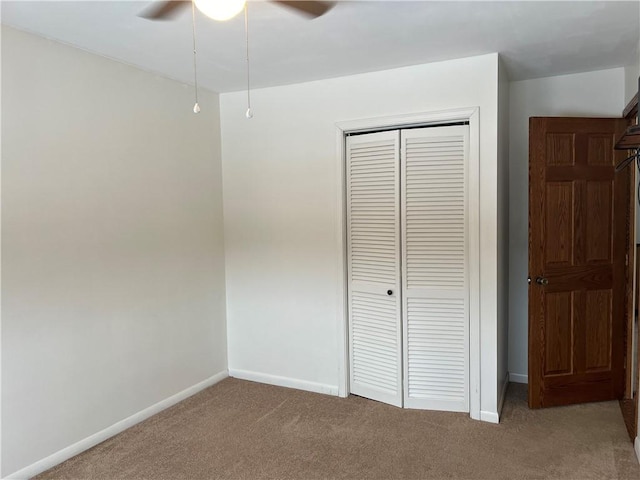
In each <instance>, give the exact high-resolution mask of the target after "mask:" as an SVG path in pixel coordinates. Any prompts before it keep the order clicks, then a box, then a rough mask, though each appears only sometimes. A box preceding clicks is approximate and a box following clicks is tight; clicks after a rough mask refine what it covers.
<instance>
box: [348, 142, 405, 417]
mask: <svg viewBox="0 0 640 480" xmlns="http://www.w3.org/2000/svg"><path fill="white" fill-rule="evenodd" d="M399 139H400V135H399V132H398V131H394V132H381V133H374V134H366V135H358V136H351V137H348V138H347V141H346V146H347V236H348V257H349V258H348V265H349V336H350V339H349V354H350V377H351V378H350V388H351V392H352V393H354V394H356V395H361V396H364V397H367V398H371V399H374V400H379V401H382V402H386V403H390V404H392V405H396V406H401V405H402V374H401V367H402V361H401V358H402V357H401V348H402V337H401V320H400V310H401V305H400V301H399V298H400V297H399V293H400V292H399V290H400V271H399V265H400V227H399V218H400V207H399V168H400V167H399V150H400V144H399ZM388 292H391V294H389V293H388Z"/></svg>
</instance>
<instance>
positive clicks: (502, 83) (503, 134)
mask: <svg viewBox="0 0 640 480" xmlns="http://www.w3.org/2000/svg"><path fill="white" fill-rule="evenodd" d="M498 68H499V70H498V371H497V374H498V379H497V380H498V402H499V403H498V408H501V407H502V405H501V404H500V402H503V401H504V397H505V395H506V389H507V385H508V379H507V375H508V371H509V370H508V361H509V77H508V76H507V71H506V69H505V67H504V65H503V63H502V60H501V61H500V62H499V64H498Z"/></svg>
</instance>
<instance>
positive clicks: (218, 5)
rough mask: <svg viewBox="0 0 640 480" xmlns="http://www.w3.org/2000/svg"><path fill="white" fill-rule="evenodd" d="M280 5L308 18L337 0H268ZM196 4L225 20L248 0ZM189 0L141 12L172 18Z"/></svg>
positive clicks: (169, 0)
mask: <svg viewBox="0 0 640 480" xmlns="http://www.w3.org/2000/svg"><path fill="white" fill-rule="evenodd" d="M268 1H270V2H271V3H275V4H277V5H279V6H282V7H285V8H288V9H290V10H293V11H295V12H297V13H300V14H302V15H305V16H306V17H308V18H316V17H320V16H321V15H324V14H325V13H327V12H328V11H329V10H331V8H333V6H334V5H335V3H336V2H333V1H332V2H329V1H310V0H309V1H307V0H303V1H290V0H268ZM194 3H195V6H196V7H197V8H198V9H199V10H200V11H201V12H202V13H204V14H205V15H207V16H208V17H210V18H213V19H214V20H219V21H224V20H229V19H230V18H233V17H234V16H236V15H237V14H238V13H240V12H241V11H242V10H243V8H244V5H245V3H246V0H194ZM190 4H191V2H190V1H189V0H158V1H155V2H154V3H153V4H151V5H150V6H149V7H147V8H146V9H145V10H143V11H142V13H141V14H140V16H141V17H144V18H147V19H149V20H170V19H172V18H174V17H175V16H176V15H177V14H179V13H180V12H181V11H182V10H185V9H186V8H187V7H189V6H190Z"/></svg>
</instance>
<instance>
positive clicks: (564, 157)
mask: <svg viewBox="0 0 640 480" xmlns="http://www.w3.org/2000/svg"><path fill="white" fill-rule="evenodd" d="M546 142H547V156H546V160H547V166H559V165H574V164H575V150H574V143H575V142H574V135H573V134H571V133H551V134H549V135H547V138H546Z"/></svg>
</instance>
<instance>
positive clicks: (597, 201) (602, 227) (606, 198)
mask: <svg viewBox="0 0 640 480" xmlns="http://www.w3.org/2000/svg"><path fill="white" fill-rule="evenodd" d="M586 188H587V191H586V195H585V197H586V204H587V205H586V207H587V215H586V216H585V218H584V221H585V227H586V235H585V239H586V240H587V241H585V245H584V247H585V250H586V251H585V261H586V263H587V264H591V263H611V261H612V260H613V251H612V247H613V231H612V225H613V222H612V220H613V182H611V181H607V180H605V181H593V180H589V181H587V182H586Z"/></svg>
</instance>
